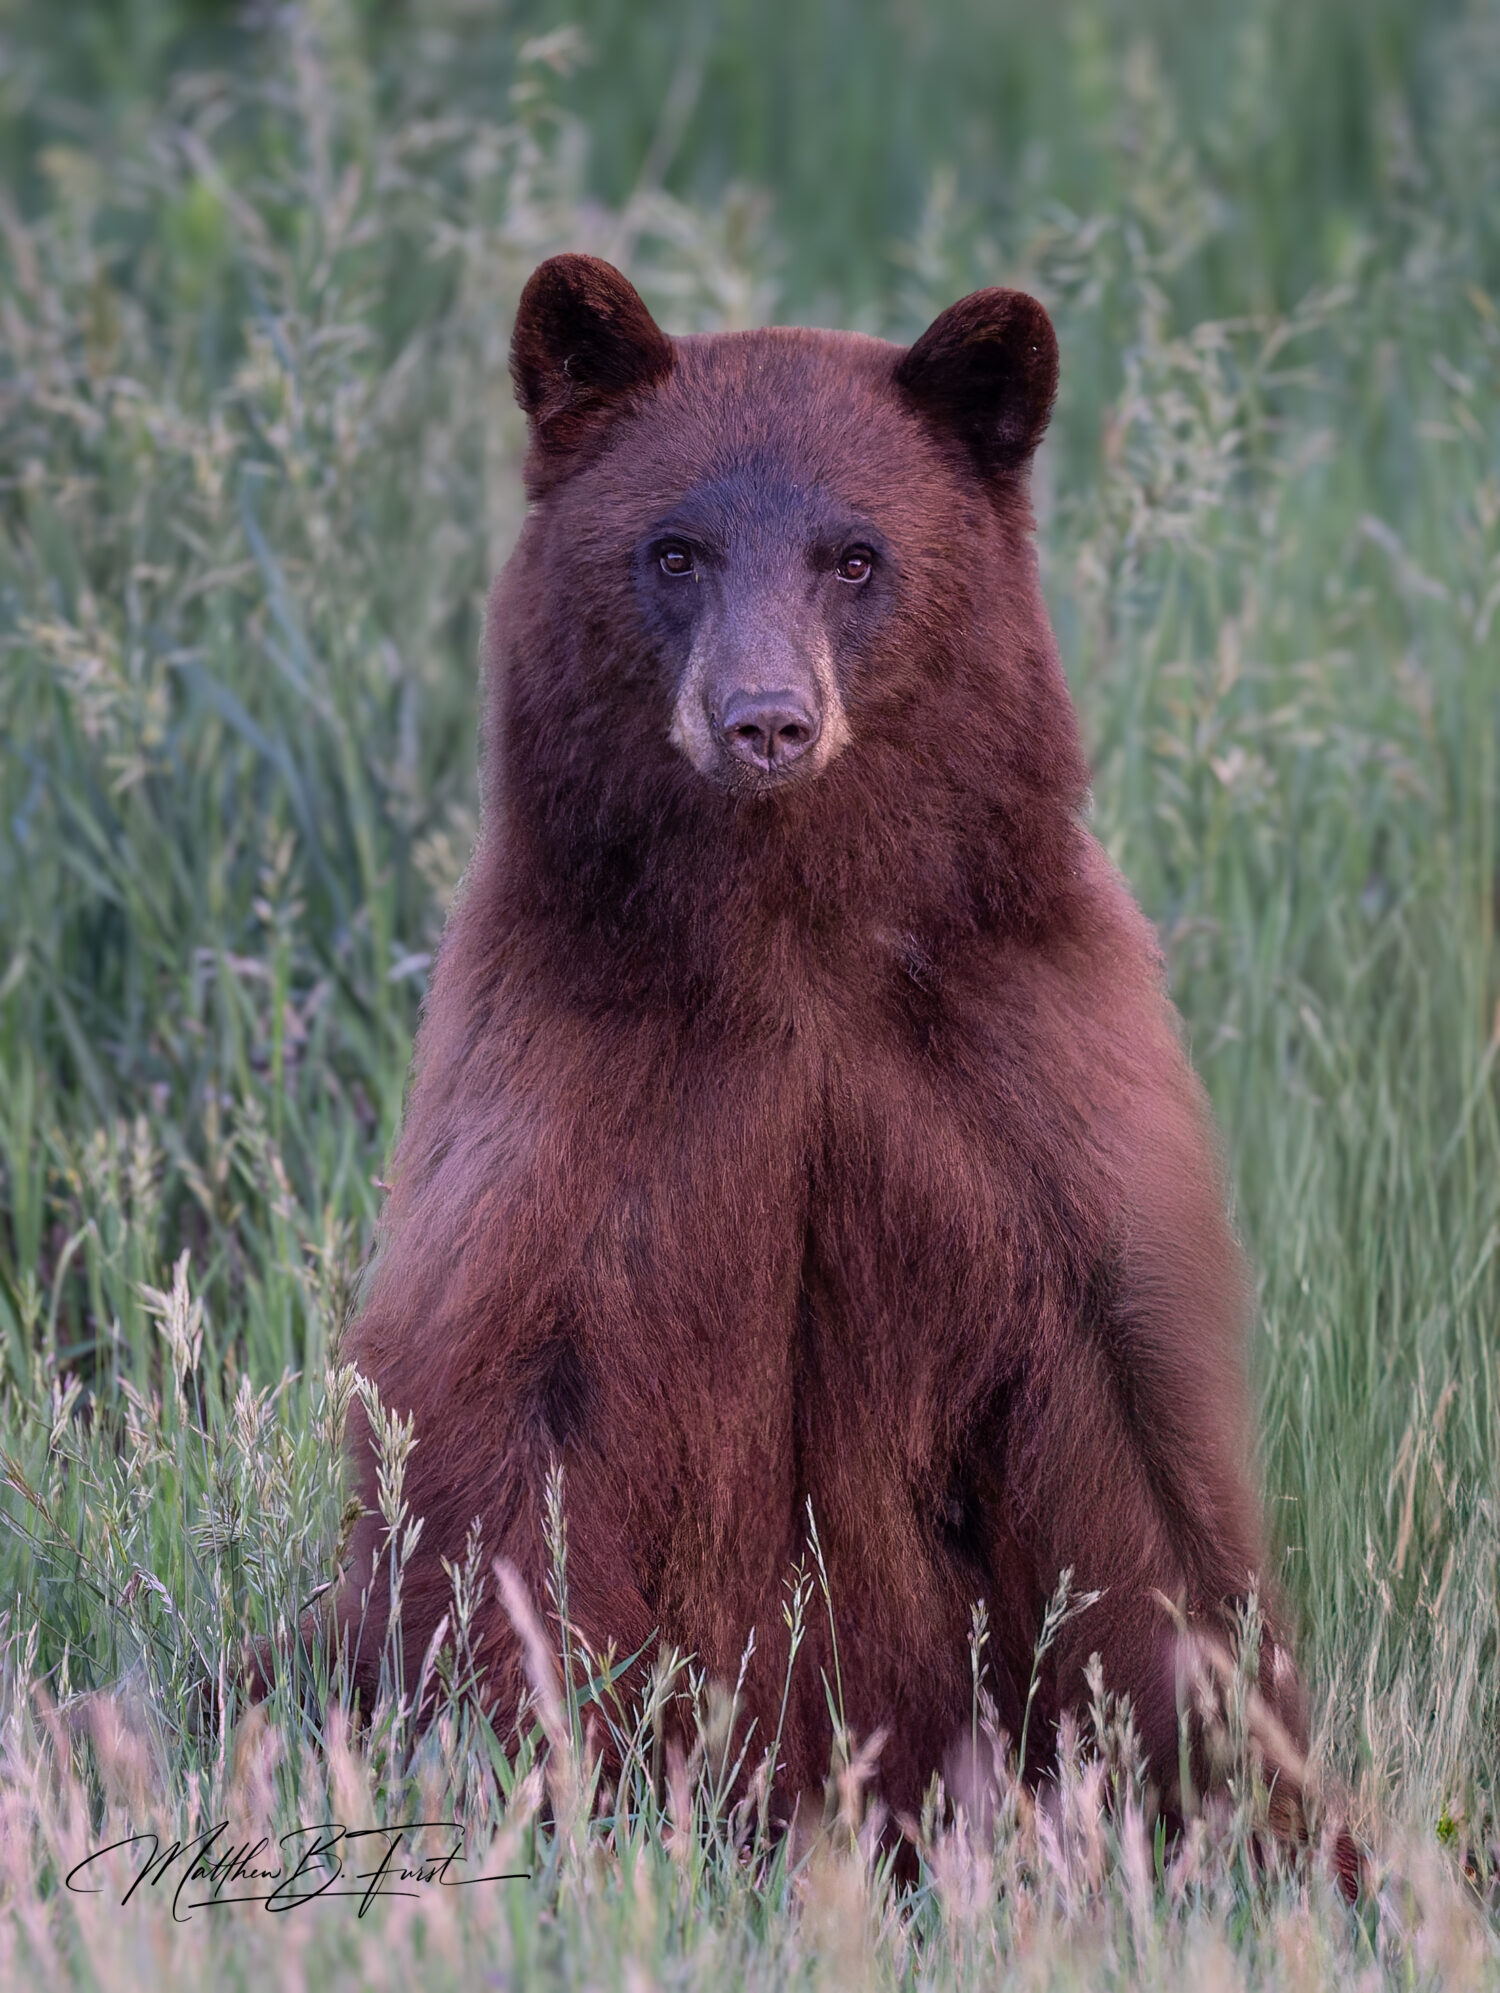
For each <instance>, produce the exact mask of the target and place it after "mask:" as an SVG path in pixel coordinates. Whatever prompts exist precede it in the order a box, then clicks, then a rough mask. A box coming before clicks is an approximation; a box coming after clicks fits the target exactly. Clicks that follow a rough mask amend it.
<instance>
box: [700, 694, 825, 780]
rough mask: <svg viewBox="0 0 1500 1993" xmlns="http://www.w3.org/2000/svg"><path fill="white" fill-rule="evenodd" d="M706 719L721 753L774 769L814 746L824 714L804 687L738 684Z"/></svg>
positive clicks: (759, 767)
mask: <svg viewBox="0 0 1500 1993" xmlns="http://www.w3.org/2000/svg"><path fill="white" fill-rule="evenodd" d="M710 724H711V727H712V730H713V734H714V738H715V741H716V742H717V744H718V747H719V750H720V752H721V753H723V754H726V755H728V756H729V757H730V758H731V759H732V760H734V761H738V762H743V763H744V764H745V766H746V767H748V768H752V769H755V770H756V771H757V772H759V773H760V774H763V775H779V774H780V773H781V772H782V770H783V769H787V768H790V766H791V764H792V763H793V762H794V761H797V760H799V759H800V758H801V757H802V756H803V755H805V754H806V753H807V752H808V750H809V749H810V748H813V747H816V745H817V742H818V736H819V734H820V733H821V732H822V731H823V715H822V713H821V711H820V710H819V705H818V701H817V699H816V698H815V697H813V696H810V695H809V693H805V692H797V691H792V690H789V689H786V688H783V689H782V690H780V691H775V692H761V691H751V690H739V691H734V692H731V693H730V695H729V697H728V698H727V699H726V700H725V701H724V705H723V709H722V711H720V712H718V713H716V714H713V715H712V716H711V720H710Z"/></svg>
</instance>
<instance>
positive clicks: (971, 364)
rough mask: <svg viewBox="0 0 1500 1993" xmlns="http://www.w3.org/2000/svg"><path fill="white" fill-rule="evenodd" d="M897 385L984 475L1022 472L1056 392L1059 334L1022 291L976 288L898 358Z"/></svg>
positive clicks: (932, 324) (1045, 422)
mask: <svg viewBox="0 0 1500 1993" xmlns="http://www.w3.org/2000/svg"><path fill="white" fill-rule="evenodd" d="M896 384H897V386H898V387H901V388H904V389H905V391H906V393H907V394H908V395H909V396H910V397H911V399H912V400H913V401H914V402H915V403H916V405H917V407H918V408H919V409H920V410H921V411H922V413H923V414H924V415H926V416H927V417H928V418H929V420H931V421H932V422H933V423H934V424H935V425H936V426H937V427H938V428H939V429H941V430H944V431H946V432H947V433H948V434H949V435H957V436H958V437H959V438H960V439H961V440H962V442H963V443H964V444H965V445H966V447H967V448H968V450H969V452H970V454H971V455H972V456H973V458H974V459H975V461H976V462H977V464H978V466H979V469H980V470H981V472H983V473H984V474H985V475H986V476H990V475H993V474H995V473H997V472H1004V471H1017V470H1023V469H1024V468H1025V466H1026V465H1027V463H1028V462H1029V461H1030V459H1031V456H1032V453H1033V452H1034V451H1035V449H1036V446H1037V444H1038V443H1040V442H1041V440H1042V435H1043V432H1044V431H1045V429H1046V427H1047V418H1048V416H1050V415H1051V413H1052V402H1053V398H1054V397H1055V395H1056V393H1057V334H1056V333H1055V332H1054V331H1053V330H1052V321H1051V319H1050V318H1048V316H1047V314H1046V312H1045V311H1044V310H1043V309H1042V307H1041V305H1039V304H1038V303H1037V301H1036V299H1035V298H1031V297H1028V296H1027V295H1026V293H1025V292H1024V291H1001V290H992V291H975V292H973V293H972V294H971V295H970V296H969V297H966V298H960V299H959V301H958V303H957V304H955V305H950V306H949V307H948V309H947V310H946V311H945V312H943V313H942V314H941V315H940V316H939V317H937V318H935V319H934V320H933V321H932V323H931V325H929V326H928V328H927V330H926V331H925V332H924V333H923V334H922V336H921V338H920V339H919V340H918V341H917V343H916V344H915V345H914V346H909V347H908V348H907V350H906V352H905V353H903V354H902V356H901V358H900V360H899V361H898V362H897V363H896Z"/></svg>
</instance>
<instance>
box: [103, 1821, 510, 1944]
mask: <svg viewBox="0 0 1500 1993" xmlns="http://www.w3.org/2000/svg"><path fill="white" fill-rule="evenodd" d="M424 1831H426V1832H430V1833H438V1834H451V1835H452V1836H453V1845H452V1846H451V1847H450V1848H449V1849H448V1851H447V1853H445V1854H425V1855H424V1854H417V1853H415V1852H414V1851H413V1850H411V1849H410V1848H408V1847H406V1845H405V1843H406V1839H407V1836H408V1835H413V1834H419V1833H422V1832H424ZM122 1848H139V1849H140V1850H142V1852H143V1856H144V1859H143V1860H142V1861H141V1865H140V1867H139V1868H138V1869H137V1870H136V1874H135V1879H134V1880H133V1881H132V1882H131V1884H130V1886H129V1888H128V1889H127V1890H126V1891H125V1893H124V1894H123V1895H122V1896H121V1898H120V1902H121V1903H122V1904H125V1903H128V1902H129V1901H130V1899H131V1898H132V1897H133V1896H134V1895H135V1893H136V1891H137V1890H143V1891H150V1890H162V1891H163V1893H164V1894H165V1891H166V1889H167V1888H168V1887H170V1889H171V1905H172V1919H173V1921H174V1923H178V1924H185V1923H186V1922H187V1921H188V1919H189V1917H191V1915H192V1913H193V1912H194V1911H195V1910H218V1909H222V1908H223V1907H224V1906H225V1905H226V1904H230V1903H258V1904H259V1905H260V1906H261V1908H262V1909H264V1910H268V1911H269V1912H270V1913H271V1914H272V1915H273V1916H278V1915H281V1914H282V1913H284V1912H285V1911H288V1910H300V1909H301V1908H302V1906H303V1904H305V1903H319V1902H326V1901H328V1900H330V1899H332V1898H334V1897H345V1898H351V1899H354V1900H357V1902H358V1904H359V1909H358V1911H357V1912H356V1915H358V1916H360V1917H363V1916H364V1914H365V1912H366V1911H367V1910H368V1909H369V1908H370V1906H371V1904H372V1903H375V1902H377V1901H378V1900H379V1899H380V1898H381V1897H384V1896H416V1895H418V1894H419V1893H420V1891H421V1889H423V1888H424V1887H425V1888H438V1889H472V1888H473V1887H474V1886H475V1885H476V1884H477V1883H481V1882H528V1881H530V1875H529V1874H528V1872H527V1871H526V1870H524V1869H510V1870H507V1871H506V1872H505V1873H503V1874H500V1875H467V1876H466V1875H458V1874H456V1873H455V1870H456V1869H458V1868H459V1867H461V1866H462V1864H463V1838H462V1835H461V1833H460V1830H459V1826H458V1823H457V1821H456V1820H406V1821H403V1822H402V1823H401V1824H400V1825H399V1826H392V1827H343V1826H340V1825H339V1823H338V1822H337V1821H329V1822H328V1823H327V1824H326V1825H324V1826H320V1827H294V1828H292V1830H291V1831H290V1833H286V1834H283V1835H282V1836H281V1837H280V1839H279V1840H278V1841H276V1842H275V1843H274V1845H273V1843H272V1842H271V1840H270V1838H269V1837H268V1836H266V1835H262V1836H261V1838H260V1839H259V1840H258V1841H255V1842H250V1841H243V1842H240V1843H239V1844H238V1845H235V1844H232V1843H231V1842H230V1840H229V1822H228V1821H227V1820H221V1821H220V1822H219V1824H218V1826H217V1827H210V1828H209V1829H208V1830H207V1832H206V1833H202V1834H195V1835H193V1836H192V1837H191V1838H190V1839H188V1840H186V1841H169V1842H168V1843H167V1844H166V1846H165V1847H164V1846H163V1845H162V1840H161V1836H160V1835H158V1834H151V1833H144V1834H127V1835H126V1836H125V1838H124V1839H123V1840H120V1841H111V1842H110V1843H109V1844H108V1846H107V1847H102V1848H95V1850H94V1852H93V1853H92V1854H91V1855H85V1856H84V1858H83V1860H82V1861H81V1862H78V1863H77V1864H76V1865H75V1866H74V1867H73V1868H71V1869H70V1870H69V1871H68V1874H67V1875H66V1877H65V1878H64V1881H65V1883H66V1886H67V1887H68V1888H69V1889H71V1890H72V1891H73V1893H74V1894H75V1895H77V1896H102V1895H103V1894H104V1886H103V1884H102V1883H101V1882H99V1881H97V1880H95V1879H94V1877H95V1876H96V1875H97V1873H98V1871H97V1870H95V1869H94V1864H95V1863H96V1862H100V1861H103V1859H104V1857H105V1856H106V1855H113V1854H118V1853H119V1852H120V1850H121V1849H122ZM369 1860H374V1862H375V1866H374V1867H373V1868H360V1867H358V1866H356V1864H358V1863H359V1862H361V1861H369ZM194 1892H200V1893H194Z"/></svg>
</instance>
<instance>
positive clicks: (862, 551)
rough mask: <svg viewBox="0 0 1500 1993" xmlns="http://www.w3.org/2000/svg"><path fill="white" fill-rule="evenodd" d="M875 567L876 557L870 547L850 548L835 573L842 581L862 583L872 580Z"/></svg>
mask: <svg viewBox="0 0 1500 1993" xmlns="http://www.w3.org/2000/svg"><path fill="white" fill-rule="evenodd" d="M874 565H875V556H874V555H873V554H872V553H871V552H870V549H869V548H868V547H850V549H849V551H848V552H847V553H846V554H845V555H844V556H843V558H842V560H840V562H839V564H838V567H837V569H836V570H835V572H836V573H837V575H838V578H839V580H840V581H853V582H861V581H868V580H869V579H870V570H871V569H872V568H873V567H874Z"/></svg>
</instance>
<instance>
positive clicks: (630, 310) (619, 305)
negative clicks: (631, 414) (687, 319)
mask: <svg viewBox="0 0 1500 1993" xmlns="http://www.w3.org/2000/svg"><path fill="white" fill-rule="evenodd" d="M510 371H511V378H512V380H514V382H515V384H516V400H517V401H518V402H520V404H521V406H522V408H524V409H525V411H526V413H527V416H528V417H529V418H530V423H531V438H532V446H533V453H534V455H535V456H536V457H538V458H542V459H546V458H555V457H565V456H567V455H568V454H569V453H571V452H572V451H573V450H575V449H576V448H577V446H578V445H579V444H580V443H581V442H582V441H583V440H584V439H585V437H586V436H587V434H588V432H589V431H590V430H591V429H592V428H593V427H594V426H595V425H596V424H597V423H598V422H599V421H600V420H601V418H604V417H607V416H608V415H609V413H610V412H611V411H612V410H613V409H614V407H615V406H616V405H617V404H618V403H619V402H621V401H622V400H625V399H628V398H629V397H630V396H631V395H633V394H638V393H640V392H641V391H642V390H643V389H645V388H649V387H651V386H652V385H653V384H654V383H655V382H657V381H660V380H663V379H665V377H666V376H667V375H668V374H669V373H670V372H671V371H672V342H671V340H670V339H669V338H668V337H667V335H666V333H664V332H663V331H662V329H661V327H660V326H659V325H658V324H657V323H656V320H655V319H654V318H653V317H652V316H651V314H650V312H649V311H647V309H646V307H645V305H643V304H642V303H641V300H640V296H639V294H638V293H637V291H636V289H635V287H634V285H632V284H631V283H629V282H628V281H627V279H626V278H624V277H622V276H621V275H620V273H619V271H618V270H616V269H615V268H614V266H613V265H612V264H609V263H601V262H600V261H599V259H598V257H596V256H553V257H551V258H550V259H549V260H548V261H547V262H545V263H543V264H542V265H541V266H540V267H539V268H538V269H536V270H533V272H532V273H531V276H530V278H529V279H528V281H527V284H526V288H525V290H524V291H522V293H521V302H520V304H519V305H518V306H517V308H516V325H515V331H514V332H513V333H512V334H511V341H510Z"/></svg>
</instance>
